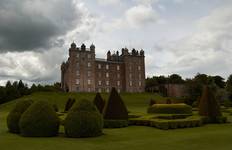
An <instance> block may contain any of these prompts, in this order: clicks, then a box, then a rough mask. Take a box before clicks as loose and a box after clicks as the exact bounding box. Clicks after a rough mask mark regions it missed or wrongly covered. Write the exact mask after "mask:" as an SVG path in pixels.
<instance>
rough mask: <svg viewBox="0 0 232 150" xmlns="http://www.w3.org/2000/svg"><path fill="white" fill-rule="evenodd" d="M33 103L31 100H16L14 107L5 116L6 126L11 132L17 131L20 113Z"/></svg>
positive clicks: (18, 130)
mask: <svg viewBox="0 0 232 150" xmlns="http://www.w3.org/2000/svg"><path fill="white" fill-rule="evenodd" d="M32 103H33V101H32V100H22V101H19V102H17V104H16V106H15V107H14V109H12V110H11V111H10V113H9V114H8V116H7V127H8V129H9V132H11V133H19V132H20V129H19V120H20V118H21V116H22V114H23V113H24V112H25V111H26V110H27V108H28V107H29V106H30V105H31V104H32Z"/></svg>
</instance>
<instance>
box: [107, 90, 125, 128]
mask: <svg viewBox="0 0 232 150" xmlns="http://www.w3.org/2000/svg"><path fill="white" fill-rule="evenodd" d="M103 116H104V122H105V124H104V127H107V128H120V127H126V126H128V111H127V108H126V105H125V104H124V102H123V100H122V98H121V97H120V95H119V94H118V92H117V90H116V89H115V88H112V90H111V93H110V96H109V99H108V101H107V103H106V105H105V107H104V111H103Z"/></svg>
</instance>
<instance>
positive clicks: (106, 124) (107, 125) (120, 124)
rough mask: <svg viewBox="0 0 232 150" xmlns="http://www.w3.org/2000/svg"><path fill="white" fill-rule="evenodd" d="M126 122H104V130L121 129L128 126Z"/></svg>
mask: <svg viewBox="0 0 232 150" xmlns="http://www.w3.org/2000/svg"><path fill="white" fill-rule="evenodd" d="M128 123H129V122H128V120H104V128H123V127H127V126H128Z"/></svg>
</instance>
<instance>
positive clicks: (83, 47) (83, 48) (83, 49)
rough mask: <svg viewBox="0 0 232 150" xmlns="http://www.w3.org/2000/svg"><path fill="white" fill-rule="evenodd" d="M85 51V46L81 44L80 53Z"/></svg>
mask: <svg viewBox="0 0 232 150" xmlns="http://www.w3.org/2000/svg"><path fill="white" fill-rule="evenodd" d="M85 50H86V46H85V44H84V43H83V44H82V45H81V51H85Z"/></svg>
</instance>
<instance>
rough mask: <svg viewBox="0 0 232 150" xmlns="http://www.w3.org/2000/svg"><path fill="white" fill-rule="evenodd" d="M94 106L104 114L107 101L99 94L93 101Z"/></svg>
mask: <svg viewBox="0 0 232 150" xmlns="http://www.w3.org/2000/svg"><path fill="white" fill-rule="evenodd" d="M93 103H94V105H95V106H96V107H97V109H98V111H99V112H100V113H102V112H103V109H104V105H105V101H104V100H103V99H102V97H101V94H100V93H97V94H96V96H95V98H94V100H93Z"/></svg>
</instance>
